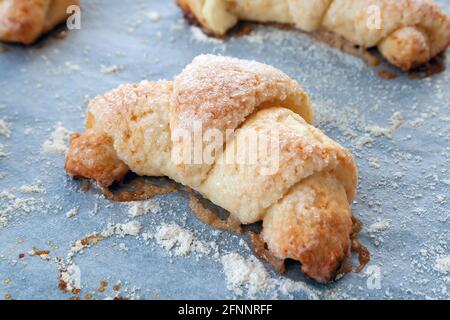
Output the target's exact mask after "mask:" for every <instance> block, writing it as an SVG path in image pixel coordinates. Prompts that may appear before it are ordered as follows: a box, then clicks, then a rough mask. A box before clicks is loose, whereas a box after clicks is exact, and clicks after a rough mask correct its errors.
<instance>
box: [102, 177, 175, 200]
mask: <svg viewBox="0 0 450 320" xmlns="http://www.w3.org/2000/svg"><path fill="white" fill-rule="evenodd" d="M131 188H132V190H131V191H122V192H120V193H118V194H115V193H113V192H112V191H111V190H110V189H109V188H103V189H102V190H103V193H104V194H105V196H106V197H107V198H108V199H110V200H113V201H117V202H129V201H143V200H148V199H150V198H153V197H154V196H157V195H161V194H167V193H171V192H174V191H176V186H175V184H174V183H169V184H168V185H165V186H157V185H154V184H151V183H150V182H149V181H147V180H145V179H142V178H137V179H135V180H134V181H133V182H132V187H131Z"/></svg>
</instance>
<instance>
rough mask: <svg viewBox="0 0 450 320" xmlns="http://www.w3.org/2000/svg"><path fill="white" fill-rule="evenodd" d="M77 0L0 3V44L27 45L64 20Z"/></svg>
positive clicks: (25, 0)
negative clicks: (2, 42)
mask: <svg viewBox="0 0 450 320" xmlns="http://www.w3.org/2000/svg"><path fill="white" fill-rule="evenodd" d="M71 5H79V0H0V41H5V42H16V43H23V44H31V43H33V42H35V41H36V40H37V39H38V38H39V37H40V36H41V35H42V34H44V33H46V32H48V31H50V30H51V29H53V28H54V27H56V26H57V25H58V24H60V23H62V22H64V20H65V19H66V18H67V16H68V14H67V12H66V11H67V8H68V7H69V6H71Z"/></svg>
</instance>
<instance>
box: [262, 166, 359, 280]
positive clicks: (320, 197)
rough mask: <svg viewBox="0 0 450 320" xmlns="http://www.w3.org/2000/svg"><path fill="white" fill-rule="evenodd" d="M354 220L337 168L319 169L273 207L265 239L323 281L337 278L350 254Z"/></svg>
mask: <svg viewBox="0 0 450 320" xmlns="http://www.w3.org/2000/svg"><path fill="white" fill-rule="evenodd" d="M352 228H353V222H352V213H351V210H350V206H349V202H348V199H347V194H346V192H345V189H344V187H343V185H342V184H341V182H340V181H339V180H338V179H336V176H335V174H334V173H333V172H322V173H316V174H314V175H313V176H311V177H309V178H307V179H305V180H303V181H302V182H301V183H299V184H298V185H296V186H295V187H294V188H293V189H292V190H291V192H290V193H289V194H287V195H286V196H285V197H284V198H283V199H282V200H281V201H280V202H279V203H277V204H275V205H274V206H273V207H271V208H270V209H269V210H268V212H267V213H266V216H265V218H264V221H263V231H262V235H263V239H264V241H265V242H266V243H267V245H268V247H269V250H270V251H271V252H272V253H273V254H274V255H275V256H276V257H278V258H280V259H286V258H291V259H294V260H298V261H300V263H301V267H302V270H303V272H305V274H307V275H308V276H309V277H311V278H313V279H315V280H317V281H319V282H323V283H326V282H329V281H332V280H334V278H335V276H336V273H337V271H338V269H339V268H340V266H341V264H342V263H343V262H344V261H345V260H346V259H347V258H349V257H350V252H351V241H350V234H351V232H352Z"/></svg>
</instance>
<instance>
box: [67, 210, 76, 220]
mask: <svg viewBox="0 0 450 320" xmlns="http://www.w3.org/2000/svg"><path fill="white" fill-rule="evenodd" d="M77 215H78V208H72V209H70V210H69V211H67V213H66V217H67V218H73V217H75V216H77Z"/></svg>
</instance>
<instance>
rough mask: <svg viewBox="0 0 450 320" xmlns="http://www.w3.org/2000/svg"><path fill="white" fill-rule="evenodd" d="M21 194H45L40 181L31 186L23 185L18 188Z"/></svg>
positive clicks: (45, 191)
mask: <svg viewBox="0 0 450 320" xmlns="http://www.w3.org/2000/svg"><path fill="white" fill-rule="evenodd" d="M19 191H20V192H22V193H47V190H46V189H45V186H44V184H43V183H42V181H39V180H38V181H36V182H35V183H33V184H28V185H23V186H21V187H20V188H19Z"/></svg>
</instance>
